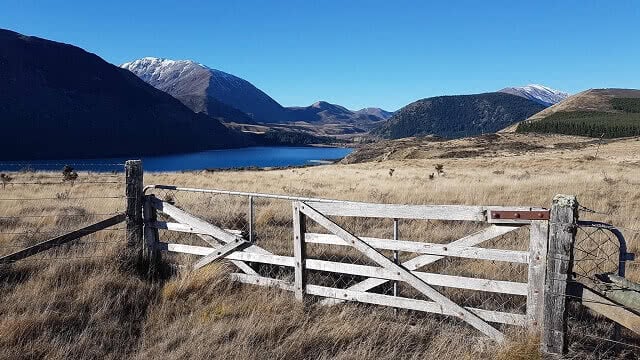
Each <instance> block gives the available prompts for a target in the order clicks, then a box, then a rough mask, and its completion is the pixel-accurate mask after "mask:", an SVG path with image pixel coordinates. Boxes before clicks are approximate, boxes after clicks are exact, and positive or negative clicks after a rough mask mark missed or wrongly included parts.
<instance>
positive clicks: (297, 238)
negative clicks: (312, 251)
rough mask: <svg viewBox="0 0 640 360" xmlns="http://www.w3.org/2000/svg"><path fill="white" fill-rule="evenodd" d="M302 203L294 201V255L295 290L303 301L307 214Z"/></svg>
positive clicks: (297, 297)
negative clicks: (302, 207) (301, 207)
mask: <svg viewBox="0 0 640 360" xmlns="http://www.w3.org/2000/svg"><path fill="white" fill-rule="evenodd" d="M301 205H302V203H300V202H298V201H295V202H294V203H293V256H294V258H295V269H294V271H295V279H294V291H295V294H296V299H297V300H299V301H302V300H303V298H304V293H305V286H306V279H305V258H306V254H305V240H304V234H305V232H306V231H307V229H306V216H305V215H304V214H303V213H302V212H301V211H300V206H301Z"/></svg>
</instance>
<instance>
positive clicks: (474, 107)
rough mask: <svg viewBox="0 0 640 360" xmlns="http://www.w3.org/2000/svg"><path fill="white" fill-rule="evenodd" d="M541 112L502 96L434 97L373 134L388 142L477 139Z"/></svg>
mask: <svg viewBox="0 0 640 360" xmlns="http://www.w3.org/2000/svg"><path fill="white" fill-rule="evenodd" d="M544 108H545V106H544V105H541V104H539V103H537V102H535V101H533V100H529V99H525V98H523V97H520V96H516V95H511V94H506V93H501V92H493V93H484V94H474V95H454V96H437V97H432V98H427V99H422V100H418V101H416V102H413V103H411V104H409V105H407V106H405V107H403V108H402V109H400V110H398V111H396V112H395V113H394V114H393V116H392V117H391V118H389V120H387V121H385V122H384V123H383V124H382V125H381V126H380V127H378V128H376V129H375V130H374V131H373V132H372V133H373V134H374V135H378V136H381V137H385V138H391V139H398V138H404V137H411V136H421V135H437V136H442V137H447V138H457V137H464V136H471V135H478V134H482V133H489V132H495V131H497V130H500V129H502V128H504V127H505V126H507V125H510V124H513V123H515V122H518V121H521V120H523V119H526V118H527V117H529V116H531V115H533V114H535V113H537V112H539V111H541V110H543V109H544Z"/></svg>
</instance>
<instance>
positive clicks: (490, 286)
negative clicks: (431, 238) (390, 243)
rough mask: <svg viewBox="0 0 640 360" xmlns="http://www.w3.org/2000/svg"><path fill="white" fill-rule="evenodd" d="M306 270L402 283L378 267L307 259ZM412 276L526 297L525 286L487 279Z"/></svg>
mask: <svg viewBox="0 0 640 360" xmlns="http://www.w3.org/2000/svg"><path fill="white" fill-rule="evenodd" d="M306 266H307V269H311V270H319V271H327V272H334V273H342V274H349V275H358V276H364V277H370V278H378V279H386V280H396V281H403V278H402V277H401V276H400V275H398V274H397V273H396V272H394V271H391V270H387V269H385V268H382V267H378V266H369V265H357V264H345V263H339V262H332V261H324V260H316V259H307V262H306ZM411 273H413V274H414V275H416V276H417V277H418V278H420V279H421V280H423V281H424V282H426V283H427V284H429V285H436V286H445V287H452V288H458V289H467V290H478V291H486V292H495V293H504V294H512V295H523V296H524V295H527V284H526V283H519V282H512V281H500V280H489V279H476V278H469V277H463V276H455V275H443V274H434V273H427V272H419V271H412V272H411Z"/></svg>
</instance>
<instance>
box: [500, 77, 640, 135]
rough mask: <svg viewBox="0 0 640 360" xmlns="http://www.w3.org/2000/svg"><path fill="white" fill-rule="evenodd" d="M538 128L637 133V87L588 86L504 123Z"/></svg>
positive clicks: (576, 132) (572, 132)
mask: <svg viewBox="0 0 640 360" xmlns="http://www.w3.org/2000/svg"><path fill="white" fill-rule="evenodd" d="M504 131H505V132H509V131H517V132H538V133H559V134H569V135H583V136H592V137H600V136H604V137H608V138H611V137H623V136H638V135H640V90H635V89H589V90H586V91H583V92H581V93H578V94H575V95H573V96H570V97H568V98H567V99H566V100H564V101H563V102H561V103H558V104H556V105H553V106H551V107H549V108H547V109H545V110H543V111H540V112H539V113H536V114H534V115H533V116H531V117H529V118H528V119H526V121H523V122H521V123H519V124H516V125H513V126H510V127H508V128H507V129H505V130H504Z"/></svg>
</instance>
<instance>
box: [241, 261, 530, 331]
mask: <svg viewBox="0 0 640 360" xmlns="http://www.w3.org/2000/svg"><path fill="white" fill-rule="evenodd" d="M230 276H231V279H232V280H234V281H238V282H241V283H245V284H252V285H262V286H269V287H277V288H280V289H283V290H287V291H293V290H294V286H293V284H292V283H290V282H287V281H285V280H280V279H273V278H268V277H263V276H254V275H247V274H239V273H233V274H230ZM306 293H307V294H310V295H316V296H324V297H329V298H334V299H340V300H348V301H357V302H361V303H367V304H373V305H382V306H391V307H396V308H401V309H407V310H415V311H423V312H429V313H435V314H442V315H452V314H449V313H447V312H446V311H445V310H443V308H442V307H441V306H440V305H438V304H437V303H435V302H433V301H424V300H415V299H409V298H404V297H396V296H390V295H382V294H374V293H368V292H362V291H353V290H348V289H336V288H330V287H325V286H318V285H307V286H306ZM465 308H466V309H467V310H469V311H471V312H472V313H474V314H476V315H477V316H478V317H480V318H481V319H483V320H485V321H489V322H494V323H501V324H507V325H516V326H524V325H525V323H526V321H525V320H526V319H525V315H521V314H512V313H507V312H499V311H490V310H484V309H477V308H472V307H465Z"/></svg>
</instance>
